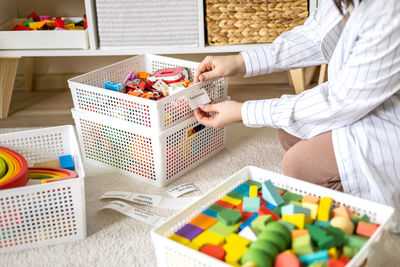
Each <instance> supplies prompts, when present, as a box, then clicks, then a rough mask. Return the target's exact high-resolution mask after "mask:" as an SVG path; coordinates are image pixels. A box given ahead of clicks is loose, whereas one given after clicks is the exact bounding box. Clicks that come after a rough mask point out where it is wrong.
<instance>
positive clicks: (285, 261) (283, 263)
mask: <svg viewBox="0 0 400 267" xmlns="http://www.w3.org/2000/svg"><path fill="white" fill-rule="evenodd" d="M288 266H290V267H301V265H300V261H299V259H298V258H297V257H296V256H295V255H293V254H291V253H286V252H282V253H279V255H278V256H277V257H276V259H275V262H274V267H288Z"/></svg>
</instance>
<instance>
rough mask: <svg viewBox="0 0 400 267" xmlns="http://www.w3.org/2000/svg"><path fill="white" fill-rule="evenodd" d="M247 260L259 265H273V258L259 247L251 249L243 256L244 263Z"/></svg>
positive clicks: (268, 266)
mask: <svg viewBox="0 0 400 267" xmlns="http://www.w3.org/2000/svg"><path fill="white" fill-rule="evenodd" d="M247 262H252V263H254V264H255V265H256V266H257V267H272V259H271V258H270V257H269V256H268V254H266V253H264V252H263V251H261V250H258V249H249V250H248V251H247V252H246V253H245V254H244V255H243V257H242V258H241V260H240V263H241V264H242V265H244V264H246V263H247Z"/></svg>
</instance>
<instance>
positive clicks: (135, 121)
mask: <svg viewBox="0 0 400 267" xmlns="http://www.w3.org/2000/svg"><path fill="white" fill-rule="evenodd" d="M197 66H198V63H195V62H191V61H186V60H178V59H174V58H169V57H162V56H156V55H147V54H145V55H140V56H136V57H132V58H130V59H127V60H124V61H122V62H119V63H116V64H113V65H110V66H107V67H104V68H101V69H98V70H95V71H92V72H90V73H87V74H83V75H81V76H78V77H75V78H72V79H70V80H68V84H69V87H70V89H71V93H72V98H73V101H74V107H75V109H76V110H82V111H88V112H92V113H96V114H101V115H105V116H108V117H110V118H117V119H121V120H124V121H127V122H129V123H130V124H131V125H133V126H144V127H147V128H149V129H152V130H154V131H163V130H165V129H168V128H169V127H171V126H173V125H176V124H177V123H179V122H182V121H184V120H185V119H188V118H189V117H190V116H191V115H193V111H192V110H191V109H190V107H189V104H188V101H187V99H188V97H189V96H192V95H193V94H195V92H196V91H198V90H199V89H203V88H204V89H205V90H206V92H207V93H208V95H209V96H210V98H211V99H213V100H215V101H216V102H219V101H221V100H224V99H225V98H226V97H227V94H228V81H227V79H225V78H221V79H213V80H210V81H207V82H201V83H197V84H195V85H193V86H190V87H188V88H186V89H185V90H182V91H181V92H179V93H176V94H174V95H171V96H168V97H165V98H163V99H161V100H159V101H153V100H149V99H144V98H141V97H136V96H131V95H128V94H123V93H119V92H114V91H112V90H106V89H103V83H104V81H106V80H111V81H114V82H120V81H122V80H123V79H124V78H125V76H126V75H127V74H128V72H130V71H135V72H137V71H146V72H149V73H154V72H155V71H156V70H158V69H162V68H174V67H186V68H188V70H189V72H190V74H189V75H190V77H194V74H195V72H196V68H197Z"/></svg>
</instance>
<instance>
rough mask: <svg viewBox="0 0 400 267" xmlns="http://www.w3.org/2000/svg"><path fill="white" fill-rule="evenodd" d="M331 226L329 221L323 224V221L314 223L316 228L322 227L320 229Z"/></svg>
mask: <svg viewBox="0 0 400 267" xmlns="http://www.w3.org/2000/svg"><path fill="white" fill-rule="evenodd" d="M329 225H331V223H330V221H328V222H321V221H318V220H315V221H314V226H317V227H320V228H325V227H328V226H329Z"/></svg>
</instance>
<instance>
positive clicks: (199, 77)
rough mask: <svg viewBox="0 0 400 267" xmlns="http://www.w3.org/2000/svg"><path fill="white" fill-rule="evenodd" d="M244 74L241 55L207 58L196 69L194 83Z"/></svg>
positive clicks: (244, 68) (244, 67) (244, 69)
mask: <svg viewBox="0 0 400 267" xmlns="http://www.w3.org/2000/svg"><path fill="white" fill-rule="evenodd" d="M241 73H242V74H245V73H246V65H245V63H244V59H243V57H242V55H240V54H239V55H232V56H207V57H206V58H205V59H204V60H203V61H202V62H201V63H200V65H199V66H198V67H197V71H196V75H195V78H194V82H195V83H197V82H204V81H208V80H210V79H213V78H221V77H228V76H233V75H237V74H241Z"/></svg>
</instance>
